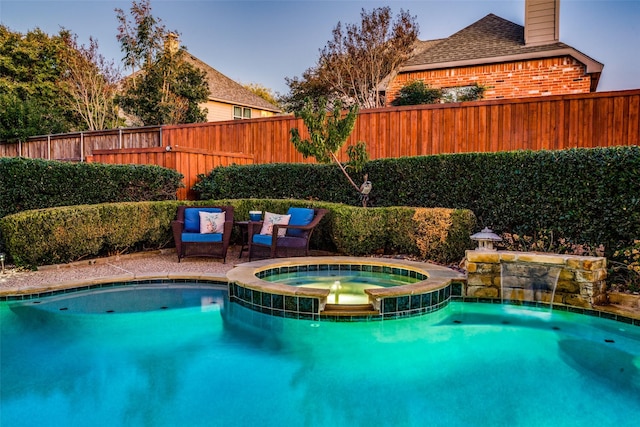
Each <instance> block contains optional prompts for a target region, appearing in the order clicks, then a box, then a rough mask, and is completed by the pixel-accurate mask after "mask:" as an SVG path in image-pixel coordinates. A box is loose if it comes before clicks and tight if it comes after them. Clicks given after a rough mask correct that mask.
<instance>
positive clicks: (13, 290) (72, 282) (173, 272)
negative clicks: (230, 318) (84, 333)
mask: <svg viewBox="0 0 640 427" xmlns="http://www.w3.org/2000/svg"><path fill="white" fill-rule="evenodd" d="M239 253H240V247H239V246H232V247H230V248H229V252H228V253H227V262H226V263H224V264H223V263H222V260H221V259H217V258H185V259H183V260H182V261H181V262H178V259H177V256H176V253H175V249H173V248H172V249H163V250H159V251H150V252H140V253H135V254H127V255H118V256H112V257H108V258H97V259H91V260H85V261H77V262H73V263H69V264H60V265H49V266H42V267H39V268H38V270H36V271H26V270H18V269H15V268H11V266H7V268H5V272H4V274H2V273H0V296H9V295H20V294H30V293H39V292H45V291H49V290H57V289H67V288H74V287H78V286H80V285H82V284H93V283H107V282H116V281H118V282H120V281H134V280H148V279H157V278H168V279H182V278H192V279H210V280H225V281H226V280H227V276H226V275H227V272H229V271H230V270H231V269H233V268H234V267H235V266H237V265H240V264H243V263H245V262H248V258H247V257H246V255H245V256H244V257H243V258H238V254H239ZM319 255H327V254H326V253H322V254H319ZM597 308H598V310H601V311H605V312H610V313H614V314H617V315H623V316H627V317H630V318H633V319H640V308H636V307H629V306H622V305H614V304H611V305H607V306H599V307H597Z"/></svg>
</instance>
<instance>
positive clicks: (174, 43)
mask: <svg viewBox="0 0 640 427" xmlns="http://www.w3.org/2000/svg"><path fill="white" fill-rule="evenodd" d="M179 37H180V36H179V35H178V34H176V33H173V32H171V33H169V34H167V39H166V40H165V42H164V49H165V51H167V52H168V53H169V54H170V55H174V54H175V53H176V52H177V51H178V50H179V49H180V41H179V40H178V38H179Z"/></svg>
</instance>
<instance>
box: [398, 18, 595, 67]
mask: <svg viewBox="0 0 640 427" xmlns="http://www.w3.org/2000/svg"><path fill="white" fill-rule="evenodd" d="M421 43H425V44H424V47H423V49H421V50H420V51H419V52H417V53H416V54H414V55H413V56H412V57H411V58H410V59H409V60H408V61H407V62H405V64H404V66H403V67H402V71H408V70H416V69H420V68H435V67H434V66H435V65H436V64H441V65H446V66H454V65H455V63H457V62H460V63H465V65H467V64H469V63H490V62H497V61H498V60H500V61H504V60H507V58H505V57H509V56H518V57H525V56H530V57H533V56H536V57H541V56H545V53H549V54H550V55H549V56H551V55H552V52H555V54H558V53H559V52H563V53H564V54H572V56H575V57H576V59H578V60H580V61H582V62H585V63H586V64H587V66H588V67H589V66H590V65H593V66H595V67H596V68H598V65H599V68H600V69H599V70H593V71H601V70H602V64H600V63H598V62H597V61H594V60H593V59H591V58H589V57H588V56H586V55H584V54H582V53H581V52H579V51H577V50H575V49H573V48H572V47H570V46H568V45H566V44H564V43H561V42H555V43H550V44H545V45H534V46H526V45H525V42H524V27H523V26H522V25H518V24H515V23H513V22H511V21H508V20H506V19H503V18H500V17H499V16H496V15H494V14H493V13H490V14H489V15H487V16H485V17H484V18H482V19H480V20H479V21H476V22H474V23H473V24H471V25H469V26H468V27H466V28H463V29H462V30H460V31H458V32H457V33H455V34H453V35H452V36H450V37H448V38H446V39H440V40H432V41H431V42H421ZM428 43H431V44H428ZM514 59H515V58H514Z"/></svg>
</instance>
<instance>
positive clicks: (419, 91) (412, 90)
mask: <svg viewBox="0 0 640 427" xmlns="http://www.w3.org/2000/svg"><path fill="white" fill-rule="evenodd" d="M440 98H442V89H436V88H431V87H429V85H428V84H426V83H425V82H424V81H422V80H413V81H411V82H409V83H407V84H406V85H404V86H402V88H400V90H399V91H398V96H397V97H396V99H394V100H393V101H392V102H391V105H396V106H400V105H419V104H435V103H436V102H438V101H439V100H440Z"/></svg>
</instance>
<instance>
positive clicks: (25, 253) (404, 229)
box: [0, 199, 475, 267]
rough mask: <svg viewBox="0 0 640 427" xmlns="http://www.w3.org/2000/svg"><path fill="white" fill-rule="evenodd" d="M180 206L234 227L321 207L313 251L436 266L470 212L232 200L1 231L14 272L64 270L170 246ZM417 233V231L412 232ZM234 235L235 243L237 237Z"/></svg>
mask: <svg viewBox="0 0 640 427" xmlns="http://www.w3.org/2000/svg"><path fill="white" fill-rule="evenodd" d="M181 204H188V205H192V206H197V205H202V204H215V205H232V206H234V218H235V219H236V220H247V219H248V218H249V210H262V211H270V212H276V213H285V212H286V211H287V209H288V208H289V207H291V206H296V207H315V208H325V209H329V213H328V214H327V215H326V216H325V217H324V219H323V220H322V221H321V223H320V225H319V226H318V227H317V229H316V230H315V231H314V233H313V237H312V241H311V246H312V247H314V248H317V249H322V250H327V251H332V252H333V251H338V252H339V253H342V254H345V255H368V254H372V253H397V251H398V250H402V252H403V253H407V254H411V255H416V256H420V257H422V258H425V259H430V260H433V261H437V262H441V263H450V262H453V261H458V260H459V259H461V258H462V257H463V255H464V251H465V249H468V248H469V247H471V246H472V243H471V240H470V239H469V236H470V234H471V232H472V230H473V228H474V226H475V221H474V219H475V218H474V217H473V213H471V212H470V211H461V210H453V209H424V208H420V209H416V208H374V209H365V208H361V207H353V206H346V205H342V204H335V203H326V202H309V201H305V200H294V199H279V200H267V199H235V200H207V201H201V202H182V201H164V202H138V203H106V204H98V205H80V206H71V207H59V208H49V209H40V210H32V211H24V212H19V213H17V214H13V215H8V216H5V217H4V218H0V230H1V231H2V233H4V235H5V237H6V244H7V248H8V250H9V252H10V254H11V256H12V257H13V260H14V262H15V263H16V265H18V266H28V267H34V266H38V265H45V264H56V263H66V262H71V261H77V260H80V259H83V258H88V257H95V256H102V255H110V254H114V253H124V252H131V251H140V250H145V249H157V248H162V247H166V246H170V245H173V244H174V242H173V239H172V235H171V227H170V224H171V221H172V220H173V219H174V218H175V216H176V211H177V206H178V205H181ZM423 223H428V224H427V225H424V226H423V225H422V224H423ZM416 229H417V230H420V231H419V232H418V233H415V232H414V230H416ZM234 232H235V233H236V236H235V239H237V238H238V237H239V236H238V235H237V233H238V232H237V230H235V231H234ZM236 241H237V240H236ZM424 242H428V244H425V243H424Z"/></svg>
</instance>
